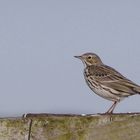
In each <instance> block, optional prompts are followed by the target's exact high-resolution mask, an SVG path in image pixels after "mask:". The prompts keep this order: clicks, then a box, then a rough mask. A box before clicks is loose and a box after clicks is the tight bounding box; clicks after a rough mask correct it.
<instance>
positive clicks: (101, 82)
mask: <svg viewBox="0 0 140 140" xmlns="http://www.w3.org/2000/svg"><path fill="white" fill-rule="evenodd" d="M75 57H76V58H79V59H80V60H82V62H83V63H84V65H85V69H84V77H85V80H86V83H87V84H88V86H89V87H90V89H91V90H92V91H93V92H95V93H96V94H97V95H99V96H101V97H103V98H105V99H107V100H110V101H113V102H114V103H113V105H112V106H111V107H110V108H109V110H108V111H107V112H106V113H113V110H114V108H115V107H116V105H117V103H118V102H120V101H121V100H122V99H124V98H125V97H128V96H131V95H135V94H140V86H139V85H137V84H135V83H134V82H132V81H131V80H129V79H127V78H126V77H124V76H123V75H122V74H120V73H119V72H117V71H116V70H115V69H113V68H111V67H109V66H107V65H105V64H104V63H103V62H102V60H101V59H100V57H99V56H98V55H96V54H94V53H85V54H83V55H81V56H75Z"/></svg>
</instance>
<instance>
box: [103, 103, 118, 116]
mask: <svg viewBox="0 0 140 140" xmlns="http://www.w3.org/2000/svg"><path fill="white" fill-rule="evenodd" d="M117 103H118V102H117V101H115V102H114V103H113V105H112V106H111V107H110V108H109V109H108V111H107V112H106V113H105V114H112V113H113V110H114V109H115V107H116V105H117Z"/></svg>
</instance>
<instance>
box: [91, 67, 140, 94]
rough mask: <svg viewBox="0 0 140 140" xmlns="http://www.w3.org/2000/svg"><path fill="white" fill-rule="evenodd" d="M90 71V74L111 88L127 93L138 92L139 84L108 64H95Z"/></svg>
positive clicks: (139, 91)
mask: <svg viewBox="0 0 140 140" xmlns="http://www.w3.org/2000/svg"><path fill="white" fill-rule="evenodd" d="M90 71H92V75H94V78H95V80H97V81H98V82H99V83H101V84H102V85H104V86H107V87H110V88H113V89H115V90H117V91H118V92H125V93H129V94H136V93H140V86H138V85H137V84H135V83H134V82H132V81H131V80H129V79H127V78H126V77H124V76H123V75H122V74H120V73H119V72H118V71H116V70H115V69H113V68H111V67H109V66H106V65H101V66H96V68H95V66H94V67H93V68H91V70H90Z"/></svg>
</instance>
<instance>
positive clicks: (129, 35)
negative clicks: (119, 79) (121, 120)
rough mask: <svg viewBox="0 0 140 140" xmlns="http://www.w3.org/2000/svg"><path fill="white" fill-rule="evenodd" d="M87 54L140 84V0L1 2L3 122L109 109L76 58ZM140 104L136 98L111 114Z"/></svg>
mask: <svg viewBox="0 0 140 140" xmlns="http://www.w3.org/2000/svg"><path fill="white" fill-rule="evenodd" d="M85 52H94V53H97V54H98V55H99V56H100V57H101V58H102V60H103V62H104V63H105V64H107V65H110V66H112V67H114V68H115V69H117V70H118V71H119V72H121V73H122V74H124V75H125V76H126V77H128V78H130V79H131V80H132V81H134V82H136V83H137V84H140V1H129V0H117V1H114V0H106V1H104V0H91V1H90V0H69V1H68V0H39V1H37V0H28V1H27V0H24V1H21V0H12V1H10V0H1V1H0V116H17V115H22V114H24V113H29V112H32V113H72V114H73V113H76V114H83V113H87V114H92V113H101V112H105V111H107V109H108V108H109V107H110V106H111V104H112V103H111V102H110V101H107V100H105V99H102V98H101V97H99V96H97V95H95V94H94V93H93V92H92V91H91V90H90V89H89V88H88V86H87V85H86V83H85V81H84V76H83V64H82V63H81V62H80V61H79V60H77V59H75V58H74V57H73V56H74V55H81V54H83V53H85ZM139 106H140V96H138V95H136V96H133V97H129V98H128V99H125V100H124V101H123V102H121V103H120V104H119V105H118V106H117V108H116V110H115V112H140V108H139Z"/></svg>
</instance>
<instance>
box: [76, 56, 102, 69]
mask: <svg viewBox="0 0 140 140" xmlns="http://www.w3.org/2000/svg"><path fill="white" fill-rule="evenodd" d="M74 57H76V58H79V59H80V60H81V61H82V62H83V63H84V64H85V65H86V66H91V65H101V64H103V63H102V61H101V59H100V57H99V56H98V55H96V54H95V53H85V54H82V55H80V56H74Z"/></svg>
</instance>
